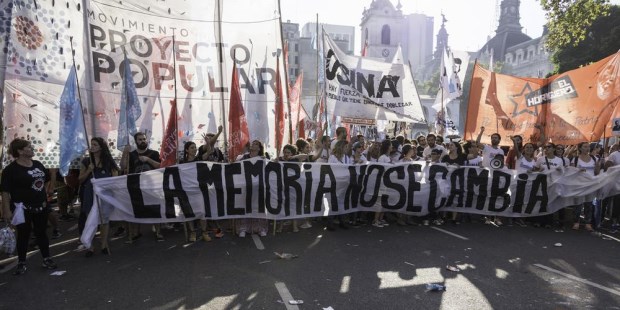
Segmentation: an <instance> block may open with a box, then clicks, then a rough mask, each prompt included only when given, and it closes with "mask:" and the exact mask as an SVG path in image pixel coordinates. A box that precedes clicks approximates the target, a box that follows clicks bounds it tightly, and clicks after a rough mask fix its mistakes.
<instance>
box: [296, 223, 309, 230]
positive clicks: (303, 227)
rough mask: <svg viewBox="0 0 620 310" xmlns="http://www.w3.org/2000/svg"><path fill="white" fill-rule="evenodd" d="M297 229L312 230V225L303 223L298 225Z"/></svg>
mask: <svg viewBox="0 0 620 310" xmlns="http://www.w3.org/2000/svg"><path fill="white" fill-rule="evenodd" d="M299 228H301V229H308V228H312V225H311V224H310V223H303V224H301V225H299Z"/></svg>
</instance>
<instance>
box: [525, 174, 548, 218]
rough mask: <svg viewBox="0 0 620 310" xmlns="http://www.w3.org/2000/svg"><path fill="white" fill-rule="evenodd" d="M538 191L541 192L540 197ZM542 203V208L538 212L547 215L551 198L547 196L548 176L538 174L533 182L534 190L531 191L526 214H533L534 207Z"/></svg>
mask: <svg viewBox="0 0 620 310" xmlns="http://www.w3.org/2000/svg"><path fill="white" fill-rule="evenodd" d="M538 191H540V192H541V193H540V195H538ZM538 202H540V208H539V209H538V212H540V213H546V212H547V204H548V202H549V196H548V195H547V175H546V174H538V175H537V176H536V178H535V179H534V181H533V182H532V190H531V191H530V199H529V201H528V202H527V209H526V210H525V212H526V213H527V214H532V211H534V206H536V204H537V203H538Z"/></svg>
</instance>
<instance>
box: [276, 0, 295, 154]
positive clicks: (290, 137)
mask: <svg viewBox="0 0 620 310" xmlns="http://www.w3.org/2000/svg"><path fill="white" fill-rule="evenodd" d="M278 19H279V20H280V42H282V55H283V57H282V59H283V61H282V62H283V64H282V67H283V68H284V80H285V81H286V106H287V107H288V112H287V114H288V143H290V144H293V123H292V122H293V119H292V118H291V100H290V96H289V95H290V94H289V91H288V88H289V87H288V85H289V78H288V66H287V65H286V64H287V63H288V59H285V58H284V57H288V53H287V55H284V34H283V33H282V9H280V0H278Z"/></svg>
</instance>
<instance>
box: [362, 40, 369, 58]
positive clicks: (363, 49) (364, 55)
mask: <svg viewBox="0 0 620 310" xmlns="http://www.w3.org/2000/svg"><path fill="white" fill-rule="evenodd" d="M366 55H368V40H366V41H364V47H363V48H362V57H366Z"/></svg>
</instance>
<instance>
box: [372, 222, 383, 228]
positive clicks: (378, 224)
mask: <svg viewBox="0 0 620 310" xmlns="http://www.w3.org/2000/svg"><path fill="white" fill-rule="evenodd" d="M372 226H374V227H377V228H383V224H381V222H380V221H374V222H372Z"/></svg>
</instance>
